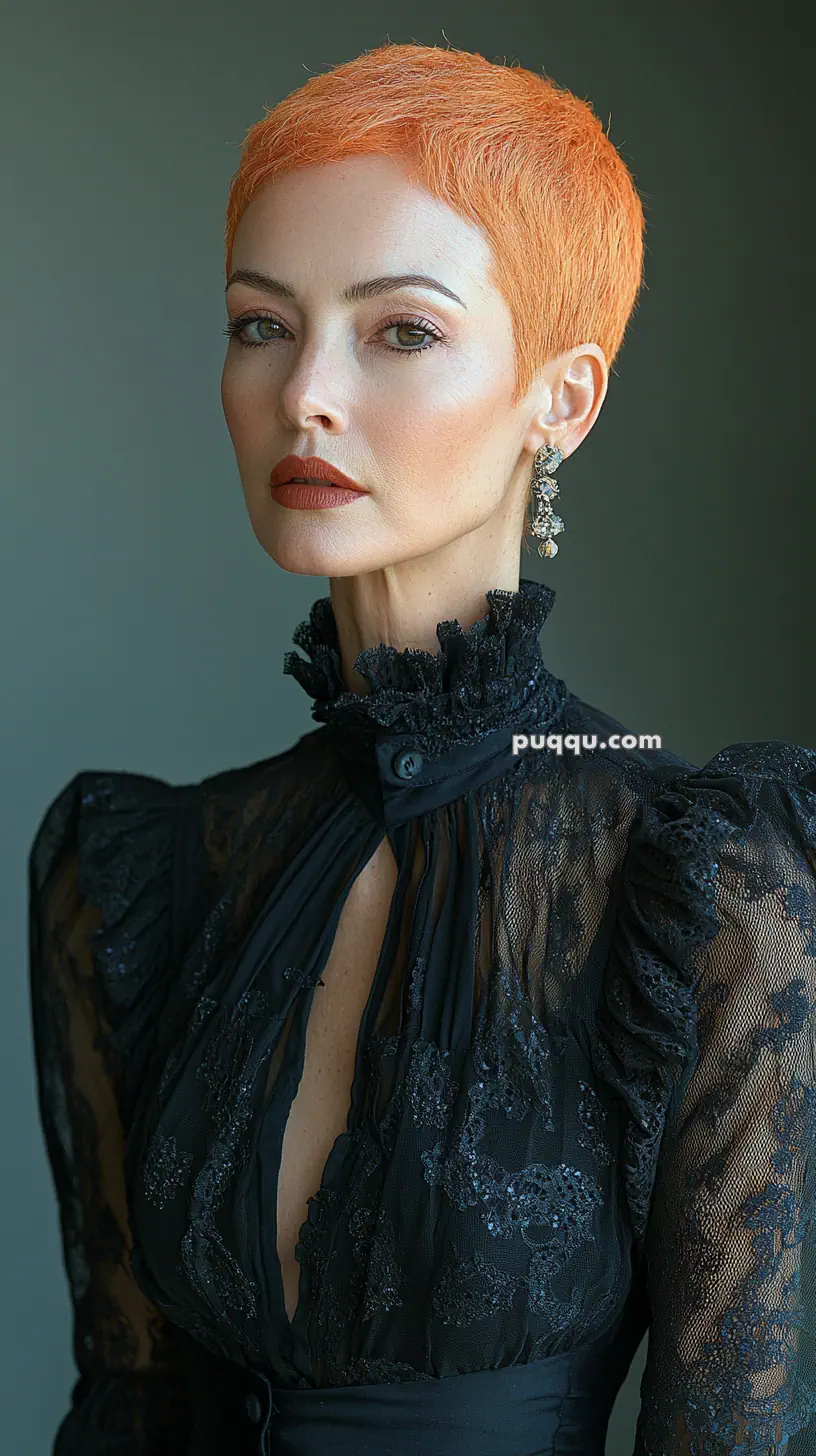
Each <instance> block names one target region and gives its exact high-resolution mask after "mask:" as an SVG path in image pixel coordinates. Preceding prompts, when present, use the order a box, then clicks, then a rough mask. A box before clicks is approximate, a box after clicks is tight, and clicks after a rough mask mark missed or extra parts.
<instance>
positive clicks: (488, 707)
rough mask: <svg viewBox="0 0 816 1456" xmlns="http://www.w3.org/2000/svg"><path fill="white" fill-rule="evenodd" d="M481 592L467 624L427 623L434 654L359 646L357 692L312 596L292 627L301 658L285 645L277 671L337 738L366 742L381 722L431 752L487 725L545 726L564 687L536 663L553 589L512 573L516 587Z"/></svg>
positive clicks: (330, 620) (474, 735)
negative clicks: (363, 688) (483, 601)
mask: <svg viewBox="0 0 816 1456" xmlns="http://www.w3.org/2000/svg"><path fill="white" fill-rule="evenodd" d="M486 596H487V602H488V610H487V612H486V613H485V615H484V616H483V617H480V618H479V619H478V621H476V622H474V623H473V626H472V627H469V628H468V629H467V630H464V629H463V628H462V626H461V624H460V623H459V622H458V621H457V620H453V621H443V622H438V623H437V627H436V636H437V640H438V642H439V647H440V651H439V652H437V653H435V654H434V653H430V652H426V651H425V650H424V649H422V648H415V647H407V648H404V649H401V650H400V649H398V648H395V647H391V646H388V645H386V644H385V643H383V642H381V643H380V644H379V645H378V646H377V647H368V648H365V649H364V650H363V651H362V652H361V653H360V654H359V656H358V657H357V659H356V661H355V663H354V666H355V669H356V671H357V672H358V673H359V674H360V676H361V677H362V678H364V679H365V681H366V682H367V683H368V684H369V688H370V691H369V692H368V693H365V694H361V693H352V692H349V690H348V688H347V687H346V683H345V680H344V678H343V674H342V664H341V660H340V652H339V644H338V636H337V623H336V621H335V617H334V611H333V608H332V604H331V597H320V598H319V599H318V600H317V601H316V602H315V603H314V605H313V606H312V609H311V612H310V614H309V617H308V619H307V620H305V621H303V622H301V623H300V624H299V625H298V627H297V628H296V629H295V631H294V633H293V635H292V640H293V642H294V643H295V645H296V646H297V647H302V648H303V649H304V650H305V651H306V652H307V653H308V656H309V659H310V660H309V661H307V660H306V659H305V658H303V657H301V656H299V654H298V653H297V652H287V653H286V655H285V657H284V665H283V670H284V672H285V673H289V674H290V675H291V676H292V677H294V678H296V680H297V681H298V682H299V683H300V685H301V687H302V688H304V690H305V691H306V692H307V693H308V694H309V696H310V697H312V698H313V699H314V702H313V705H312V717H313V718H314V719H315V721H316V722H318V723H328V724H331V725H332V726H333V728H334V729H335V730H336V732H337V733H338V734H339V735H340V736H341V738H342V739H343V740H344V741H345V742H346V743H347V744H353V743H355V742H361V743H367V742H369V743H370V741H371V740H372V739H376V738H377V736H378V735H380V734H381V733H382V732H383V730H387V731H388V733H389V734H402V733H404V734H407V735H409V736H410V737H411V738H412V740H413V741H414V742H415V743H416V744H417V746H418V747H419V748H421V749H422V751H423V752H424V753H426V754H439V753H442V752H444V751H445V750H446V749H448V748H450V747H452V746H453V745H454V744H460V743H473V742H476V741H477V740H479V739H482V738H484V737H486V736H487V735H488V734H489V733H491V732H493V730H494V729H496V728H507V727H518V729H519V730H523V729H525V728H527V727H532V726H535V727H536V729H537V730H538V731H541V732H544V731H547V729H548V728H549V727H550V726H552V725H553V724H554V723H555V722H556V721H557V719H558V717H559V714H560V711H561V708H562V706H563V703H564V700H565V697H566V694H567V690H566V687H565V685H564V683H563V682H562V681H561V679H560V678H557V677H555V676H554V675H553V674H552V673H551V672H549V670H548V669H547V668H546V666H545V664H544V662H543V660H542V656H541V643H540V641H539V634H540V631H541V628H542V625H543V623H544V621H545V620H546V618H547V616H548V615H549V613H550V610H551V609H552V605H553V602H554V600H555V592H554V590H553V588H552V587H549V586H546V585H545V584H544V583H543V582H538V581H533V580H531V579H529V578H526V577H522V578H521V580H520V582H519V589H518V591H506V590H504V589H502V588H494V589H492V590H489V591H488V592H487V593H486Z"/></svg>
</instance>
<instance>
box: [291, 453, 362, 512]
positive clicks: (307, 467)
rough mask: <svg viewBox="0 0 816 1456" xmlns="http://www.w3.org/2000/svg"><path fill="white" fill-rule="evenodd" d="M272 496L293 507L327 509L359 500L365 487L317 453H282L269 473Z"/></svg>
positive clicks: (299, 508)
mask: <svg viewBox="0 0 816 1456" xmlns="http://www.w3.org/2000/svg"><path fill="white" fill-rule="evenodd" d="M269 484H270V487H271V490H272V498H273V500H276V501H277V502H278V504H279V505H282V506H288V507H289V508H290V509H295V510H312V511H314V510H326V509H327V508H331V507H332V506H341V505H345V504H346V503H347V502H349V501H354V500H361V499H362V497H363V496H364V495H367V494H368V491H367V490H366V489H365V487H364V486H362V485H358V484H357V482H356V480H352V479H351V476H350V475H344V473H343V471H342V470H338V469H337V467H336V466H334V465H329V463H328V461H326V460H321V459H320V457H319V456H318V455H308V456H307V457H306V458H305V459H304V458H303V457H302V456H300V455H285V456H284V458H283V460H279V461H278V464H277V465H276V466H275V469H274V470H273V471H272V474H271V475H270V477H269Z"/></svg>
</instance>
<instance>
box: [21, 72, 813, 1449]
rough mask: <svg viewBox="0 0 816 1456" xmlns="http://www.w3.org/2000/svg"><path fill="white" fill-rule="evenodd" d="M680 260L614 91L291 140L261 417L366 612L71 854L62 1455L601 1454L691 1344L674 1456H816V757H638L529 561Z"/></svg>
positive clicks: (242, 227) (516, 83)
mask: <svg viewBox="0 0 816 1456" xmlns="http://www.w3.org/2000/svg"><path fill="white" fill-rule="evenodd" d="M642 228H643V218H642V212H641V208H640V203H639V201H638V197H637V192H636V190H635V187H634V184H633V182H632V179H631V177H630V176H629V173H628V171H627V169H626V167H625V166H624V164H623V162H622V161H621V159H620V158H619V156H618V155H617V153H616V151H615V149H614V147H613V146H612V144H611V142H610V141H609V139H608V138H607V137H606V135H605V134H604V131H603V128H602V127H601V125H600V123H599V122H598V121H597V119H596V118H595V117H594V115H593V114H592V112H591V110H590V109H589V107H588V106H586V105H585V104H584V103H583V102H581V101H579V100H577V99H576V98H575V97H574V96H572V95H570V94H569V93H568V92H566V91H563V90H560V89H558V88H557V87H555V86H554V85H552V84H551V83H550V82H549V81H547V80H545V79H543V78H542V77H540V76H537V75H535V74H533V73H531V72H529V71H525V70H522V69H519V68H508V67H505V66H501V65H494V64H491V63H489V62H487V61H486V60H484V59H483V58H482V57H481V56H478V55H471V54H468V53H464V52H459V51H453V50H448V51H442V50H437V49H435V48H431V47H423V46H413V45H404V46H403V45H393V46H391V45H389V46H385V47H382V48H380V49H378V50H375V51H372V52H369V53H367V54H364V55H362V56H360V57H358V58H357V59H356V60H353V61H352V62H350V63H348V64H346V65H342V66H339V67H337V68H335V69H334V70H332V71H331V72H329V73H328V74H326V75H321V76H315V77H313V78H311V79H310V80H309V81H308V82H307V83H306V84H305V85H304V86H303V87H302V88H301V89H300V90H298V91H296V92H295V93H293V94H292V95H290V96H288V97H287V98H286V99H285V100H284V101H283V102H281V104H280V105H279V106H277V107H276V108H275V109H274V110H272V111H271V112H270V113H269V114H268V115H267V116H266V117H265V118H264V119H263V120H262V121H260V122H259V123H258V124H257V125H256V126H254V127H253V128H252V129H251V130H250V132H249V134H248V137H247V139H246V144H245V147H244V152H243V155H242V159H241V164H240V167H239V170H238V172H237V174H236V176H235V178H234V179H233V185H232V190H231V195H230V200H229V209H228V218H227V235H226V254H227V260H226V261H227V279H228V282H227V294H226V297H227V309H228V315H229V323H228V334H229V343H228V347H227V354H226V361H225V366H224V373H223V384H222V399H223V405H224V411H225V415H226V420H227V424H228V428H229V431H230V434H231V437H232V440H233V444H234V448H235V453H236V457H237V461H238V467H239V471H240V476H241V481H242V485H243V489H244V494H245V498H246V504H247V509H248V511H249V515H250V519H251V522H252V527H253V529H254V531H255V534H256V536H257V538H258V540H259V542H260V544H261V545H262V547H263V548H264V550H265V551H266V552H267V553H268V554H269V556H270V557H271V558H272V560H273V561H275V562H276V563H277V565H278V566H279V567H282V568H283V569H284V570H285V571H290V572H295V573H298V574H307V575H315V576H327V577H328V578H329V581H330V596H328V597H322V598H319V599H318V600H317V601H316V602H315V604H314V606H313V608H312V611H311V615H310V618H309V620H308V621H307V622H304V623H302V624H301V626H300V627H299V628H298V629H297V631H296V632H295V634H294V641H295V644H296V646H297V647H299V648H301V649H302V650H303V652H304V653H305V654H306V655H305V656H303V655H301V654H300V653H298V652H291V653H289V654H287V657H286V660H285V664H284V671H285V672H286V673H289V674H291V675H292V676H294V677H295V678H296V680H297V681H298V682H299V683H300V684H301V686H302V687H303V688H304V689H305V690H306V692H307V693H308V694H309V695H310V697H311V698H312V700H313V704H312V712H313V717H314V719H315V721H316V723H317V724H318V725H319V726H318V727H317V728H316V729H315V730H314V731H312V732H310V733H307V734H306V735H304V736H303V737H302V738H301V739H299V740H298V742H297V743H295V744H294V745H293V746H292V747H291V748H289V749H288V750H286V751H285V752H283V753H281V754H278V755H277V756H275V757H273V758H270V759H265V760H263V761H262V762H260V763H257V764H252V765H249V766H245V767H242V768H240V769H233V770H230V771H227V772H224V773H221V774H218V775H216V776H214V777H211V778H208V779H205V780H204V781H203V782H201V783H197V784H184V785H171V784H168V783H166V782H164V781H162V780H159V779H155V778H149V777H146V776H141V775H136V774H127V773H105V772H84V773H80V774H78V775H77V776H76V778H75V779H74V780H73V781H72V782H71V783H70V784H68V785H67V787H66V788H65V789H64V790H63V792H62V793H61V794H60V795H59V796H58V798H57V799H56V800H55V801H54V803H53V804H51V806H50V807H49V809H48V811H47V813H46V815H45V817H44V820H43V823H42V825H41V827H40V829H39V832H38V835H37V838H36V842H35V844H34V846H33V848H32V852H31V862H30V874H31V881H30V883H31V975H32V996H33V1011H34V1025H35V1032H36V1049H37V1058H38V1075H39V1091H40V1106H41V1113H42V1118H43V1125H44V1130H45V1135H46V1139H47V1146H48V1152H49V1156H50V1159H51V1163H52V1167H53V1171H54V1177H55V1182H56V1188H57V1192H58V1196H59V1203H60V1212H61V1222H62V1232H63V1239H64V1248H65V1257H66V1263H67V1270H68V1275H69V1278H70V1282H71V1289H72V1294H73V1300H74V1309H75V1358H76V1361H77V1364H78V1368H79V1371H80V1378H79V1380H78V1382H77V1384H76V1387H75V1390H74V1396H73V1404H72V1409H71V1411H70V1413H68V1414H67V1415H66V1417H65V1419H64V1420H63V1422H62V1424H61V1426H60V1431H59V1435H58V1437H57V1440H56V1444H55V1447H54V1451H55V1456H78V1453H82V1456H107V1453H111V1456H112V1453H113V1452H114V1451H115V1452H117V1453H122V1456H123V1453H125V1452H127V1453H133V1456H135V1453H137V1452H138V1453H140V1456H148V1453H149V1456H159V1453H165V1452H166V1453H169V1452H173V1453H181V1452H185V1453H192V1456H208V1453H209V1456H214V1453H218V1456H226V1453H227V1452H229V1453H230V1456H232V1453H236V1452H247V1453H249V1452H252V1453H263V1452H267V1453H278V1452H281V1453H282V1452H286V1453H298V1456H318V1453H319V1456H328V1453H351V1452H355V1453H356V1452H358V1451H369V1452H377V1453H395V1456H407V1453H408V1452H415V1451H420V1450H421V1451H422V1452H423V1453H425V1456H441V1453H443V1452H444V1453H445V1456H461V1453H464V1452H465V1451H467V1452H469V1453H479V1456H498V1453H502V1456H522V1453H530V1452H535V1453H539V1456H545V1453H546V1456H556V1453H566V1452H581V1453H583V1456H600V1453H602V1452H603V1449H604V1440H605V1433H606V1428H607V1422H608V1417H609V1413H610V1409H611V1407H612V1404H613V1402H614V1400H615V1396H616V1394H617V1391H618V1390H619V1388H620V1385H621V1383H622V1381H623V1380H624V1378H625V1375H626V1372H627V1369H628V1366H629V1364H630V1361H631V1358H632V1355H633V1353H634V1352H635V1350H636V1348H637V1346H638V1344H639V1342H640V1340H641V1338H642V1336H643V1335H644V1333H645V1332H646V1331H647V1329H648V1331H649V1343H648V1362H647V1366H646V1370H645V1374H644V1378H643V1383H642V1392H641V1396H642V1406H641V1412H640V1417H639V1421H638V1431H637V1453H638V1456H692V1453H695V1456H697V1453H706V1456H710V1453H718V1456H719V1453H722V1456H725V1453H726V1452H729V1453H731V1452H734V1451H736V1450H739V1451H740V1452H741V1453H743V1456H745V1453H752V1456H758V1453H763V1456H764V1453H781V1452H783V1451H784V1452H785V1453H786V1456H802V1453H804V1452H805V1450H812V1449H813V1448H812V1446H810V1445H808V1444H807V1443H808V1442H809V1440H811V1439H812V1437H813V1429H814V1428H813V1425H812V1422H811V1417H812V1416H813V1413H814V1409H816V1366H815V1365H814V1354H813V1351H814V1341H813V1337H814V1334H816V1328H815V1327H814V1308H815V1307H816V1299H814V1297H813V1296H814V1288H813V1282H812V1271H811V1270H810V1267H809V1262H808V1258H806V1257H805V1255H806V1253H807V1254H809V1258H810V1262H812V1256H813V1241H812V1222H813V1210H814V1192H813V1177H814V1175H813V1167H814V1162H813V1156H812V1155H813V1145H814V1125H815V1124H816V1086H815V1085H814V1082H815V1081H816V1078H815V1077H814V1021H813V1016H812V1013H813V1010H814V1006H816V861H814V854H815V853H816V752H814V751H812V750H809V749H807V748H804V747H799V746H797V745H794V744H790V743H784V742H778V741H777V742H769V743H754V744H750V743H739V744H734V745H731V746H729V747H728V748H725V749H723V750H722V752H720V753H718V754H717V755H716V756H715V757H714V758H713V759H712V760H711V761H710V762H709V763H708V764H706V766H705V767H704V768H703V769H696V768H694V767H693V766H692V765H691V764H689V763H686V762H685V761H683V760H681V759H680V758H678V757H676V756H675V755H673V754H671V753H669V752H668V751H667V750H663V749H660V748H655V747H652V746H648V745H646V746H644V745H643V744H639V743H638V739H637V738H635V737H634V736H632V738H631V739H626V738H624V742H623V744H621V743H620V742H619V740H618V739H617V738H616V737H615V736H614V735H616V734H620V733H622V732H623V731H624V730H623V729H622V725H621V724H619V723H617V722H615V720H613V719H612V718H610V717H608V716H607V715H606V714H604V713H602V712H600V711H599V710H598V709H595V708H593V707H591V706H589V705H588V704H586V703H583V702H581V701H580V700H579V699H578V698H577V697H576V696H575V695H574V694H573V693H571V692H570V691H569V690H568V689H567V688H566V686H565V684H564V683H563V682H562V681H561V680H560V679H558V678H557V677H555V676H554V675H553V674H552V673H551V672H550V671H549V670H548V669H547V667H546V665H545V663H544V661H543V658H542V653H541V644H540V641H539V632H540V629H541V626H542V624H543V622H544V620H545V618H546V617H547V615H548V613H549V611H550V608H551V606H552V603H553V592H552V590H551V588H549V587H548V586H544V585H542V584H540V583H537V582H535V581H533V580H531V579H528V578H521V579H519V574H518V565H519V544H520V541H521V539H522V533H523V531H524V528H525V518H526V512H527V509H528V506H529V508H530V517H531V535H532V539H533V541H534V542H536V543H537V544H538V547H539V550H540V551H541V554H542V555H544V556H552V555H554V554H555V550H556V545H557V543H556V541H555V536H556V535H557V534H559V533H560V530H561V528H562V526H563V522H561V521H560V519H559V517H558V516H556V515H555V514H554V511H553V497H554V496H555V495H556V492H557V484H556V477H555V469H556V467H557V465H558V464H559V462H560V461H561V460H562V459H565V458H566V457H568V456H569V455H570V454H572V452H573V451H574V450H575V449H577V447H578V446H579V444H580V443H581V441H582V440H583V439H584V437H585V436H586V434H587V433H588V431H589V430H590V429H591V427H592V425H593V423H594V421H595V420H596V418H597V416H598V412H599V410H600V408H601V405H602V403H603V400H604V396H605V393H606V388H607V380H608V374H609V368H610V366H611V364H612V362H613V360H614V359H615V357H616V354H617V351H618V349H619V348H620V345H621V341H622V338H623V335H624V332H625V329H626V326H627V322H628V320H629V318H630V316H631V313H632V309H633V307H634V304H635V299H636V296H637V292H638V288H639V283H640V276H641V266H642ZM583 735H586V737H583ZM593 735H594V738H593ZM806 1234H807V1235H808V1239H807V1240H806V1238H805V1235H806Z"/></svg>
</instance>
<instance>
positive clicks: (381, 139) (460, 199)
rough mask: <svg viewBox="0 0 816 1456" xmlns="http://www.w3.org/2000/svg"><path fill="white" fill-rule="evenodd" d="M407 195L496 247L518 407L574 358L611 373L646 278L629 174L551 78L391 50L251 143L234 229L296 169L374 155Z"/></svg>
mask: <svg viewBox="0 0 816 1456" xmlns="http://www.w3.org/2000/svg"><path fill="white" fill-rule="evenodd" d="M372 153H375V154H387V155H391V156H393V157H394V158H395V159H396V160H398V161H402V162H403V163H405V164H407V165H408V167H409V169H410V172H411V176H412V180H413V181H415V182H417V183H418V184H419V185H420V186H424V187H425V189H426V191H428V192H429V193H431V195H432V196H434V197H435V198H437V199H439V200H441V201H443V202H446V203H447V204H448V206H450V207H452V208H453V209H454V210H455V211H456V212H458V213H459V214H460V215H461V216H463V217H465V218H466V219H467V220H468V221H469V222H471V223H474V224H476V225H477V226H478V227H480V228H481V230H482V231H483V233H484V234H485V235H486V236H487V238H488V241H489V243H490V245H491V248H492V253H493V260H494V261H493V267H492V268H491V276H490V281H491V282H492V284H493V285H494V287H496V288H498V290H499V291H500V292H501V294H502V295H503V297H504V298H505V300H506V302H507V304H508V307H509V310H510V314H511V316H512V321H513V333H514V341H515V353H516V386H515V395H514V403H518V402H519V400H521V399H522V398H523V397H524V395H525V394H526V392H527V390H528V389H529V387H530V385H531V383H532V381H533V379H534V378H535V375H536V373H537V372H538V370H539V369H540V368H541V367H542V365H543V364H544V363H545V362H546V361H547V360H548V359H551V358H553V357H555V356H556V355H558V354H561V353H564V352H565V351H566V350H568V349H571V348H573V347H574V346H575V345H576V344H581V343H589V342H593V343H596V344H598V345H599V347H600V348H601V349H603V352H604V354H605V356H606V359H607V362H608V363H609V364H611V363H612V361H613V359H614V358H615V356H616V354H617V352H618V350H619V348H620V346H621V343H622V341H623V336H624V333H625V330H626V326H627V323H628V322H629V319H630V316H631V314H632V311H633V309H634V306H635V302H636V299H637V296H638V292H639V289H640V284H641V278H642V269H643V229H644V218H643V208H642V206H641V202H640V198H639V196H638V193H637V190H636V188H635V184H634V181H633V179H632V177H631V174H630V172H629V170H628V168H627V167H626V165H625V163H624V162H623V161H622V159H621V157H620V156H619V155H618V152H617V151H616V149H615V147H614V146H613V144H612V142H611V141H610V140H609V138H608V136H607V135H606V133H605V132H604V129H603V127H602V125H601V123H600V121H599V120H598V118H597V116H596V115H595V113H594V112H593V111H592V108H591V107H590V106H589V105H588V104H587V103H586V102H585V101H581V100H579V99H578V97H577V96H574V95H573V94H572V92H570V91H568V90H566V89H565V88H563V87H560V86H557V85H556V84H555V83H554V82H553V81H551V80H550V79H549V78H547V77H545V76H543V75H542V76H539V75H537V74H535V73H534V72H533V71H528V70H524V69H523V68H522V67H520V66H517V65H513V66H507V65H504V64H497V63H494V62H492V61H487V60H485V58H484V56H481V55H478V54H474V53H472V52H470V51H461V50H456V49H453V48H451V49H449V50H442V49H441V48H438V47H436V46H424V45H414V44H411V45H397V44H391V43H388V44H386V45H382V46H379V47H377V48H376V49H374V50H370V51H364V52H363V53H362V55H359V56H357V57H356V58H355V59H354V60H351V61H346V62H344V63H343V64H341V65H337V66H335V67H333V69H332V70H330V71H328V72H326V73H325V74H322V75H317V76H311V77H310V78H309V80H308V81H306V82H305V83H304V85H302V86H300V87H298V89H297V90H296V91H292V92H290V94H289V95H288V96H286V97H284V99H283V100H282V101H280V102H278V104H277V105H276V106H275V107H273V108H272V109H271V110H270V109H269V108H268V107H267V108H266V115H265V116H264V117H263V118H262V119H261V120H260V121H258V122H256V123H255V124H254V125H253V126H251V127H250V129H249V131H248V132H247V134H246V137H245V139H244V144H243V150H242V153H241V160H240V163H239V166H238V170H237V172H236V173H235V175H234V176H233V178H232V183H231V186H230V193H229V201H228V204H227V216H226V227H225V252H226V269H227V274H229V272H230V268H231V265H232V247H233V239H234V237H235V230H236V228H237V226H238V223H239V221H240V219H241V217H242V215H243V213H244V210H245V208H247V207H248V206H249V203H250V202H251V200H252V197H253V195H254V193H255V191H256V189H257V188H258V187H259V186H261V184H262V183H264V182H269V181H272V180H274V179H275V178H277V177H281V176H283V175H284V174H285V173H287V172H292V171H294V170H295V169H296V168H298V167H306V166H315V165H318V164H320V163H325V162H335V161H340V160H342V159H344V158H346V157H354V156H361V155H364V154H372Z"/></svg>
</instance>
